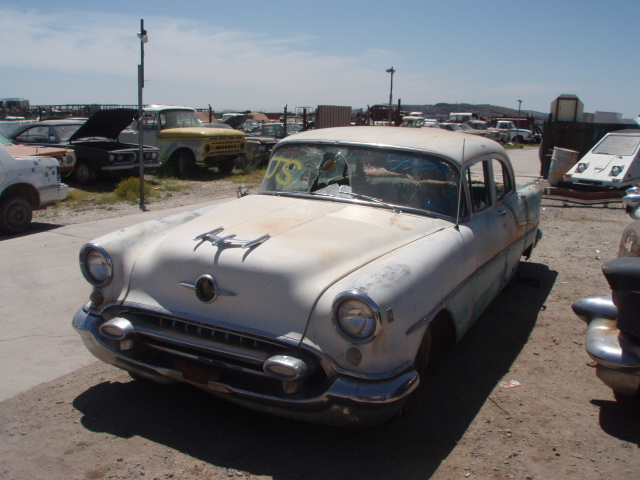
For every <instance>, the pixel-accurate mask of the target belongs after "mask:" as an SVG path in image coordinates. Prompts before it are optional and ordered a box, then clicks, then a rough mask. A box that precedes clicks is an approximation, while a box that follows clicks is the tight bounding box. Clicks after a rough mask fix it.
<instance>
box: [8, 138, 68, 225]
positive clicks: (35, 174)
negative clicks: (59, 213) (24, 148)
mask: <svg viewBox="0 0 640 480" xmlns="http://www.w3.org/2000/svg"><path fill="white" fill-rule="evenodd" d="M68 191H69V187H67V185H65V184H64V183H60V164H59V163H58V160H56V159H55V158H51V157H20V158H15V157H13V155H11V154H10V153H9V151H8V150H7V149H6V148H5V147H4V145H0V231H2V232H3V233H7V234H16V233H21V232H23V231H24V230H26V229H27V227H28V226H29V225H30V224H31V217H32V214H33V210H40V209H43V208H45V207H46V206H47V205H51V204H53V203H55V202H57V201H60V200H64V199H65V198H67V194H68Z"/></svg>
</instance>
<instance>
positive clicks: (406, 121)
mask: <svg viewBox="0 0 640 480" xmlns="http://www.w3.org/2000/svg"><path fill="white" fill-rule="evenodd" d="M424 124H425V119H424V117H419V116H415V115H407V116H405V117H402V123H401V124H400V126H401V127H409V128H422V127H424Z"/></svg>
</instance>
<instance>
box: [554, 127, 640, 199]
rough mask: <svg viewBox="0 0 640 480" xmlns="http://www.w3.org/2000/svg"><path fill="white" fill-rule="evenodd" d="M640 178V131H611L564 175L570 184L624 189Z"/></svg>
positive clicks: (634, 183) (565, 180)
mask: <svg viewBox="0 0 640 480" xmlns="http://www.w3.org/2000/svg"><path fill="white" fill-rule="evenodd" d="M639 181H640V130H636V129H629V130H619V131H617V132H610V133H607V134H606V135H605V136H604V137H603V138H602V140H600V141H599V142H598V143H597V144H596V145H595V146H594V147H593V148H592V149H591V150H589V151H588V152H587V153H586V154H585V155H584V156H583V157H582V158H581V159H580V160H578V163H576V164H575V165H574V166H573V167H572V168H571V169H570V170H569V171H568V172H567V173H566V174H565V175H564V177H563V178H562V182H563V183H564V184H566V185H568V186H578V187H586V188H591V189H620V188H628V187H631V186H634V185H636V184H637V183H638V182H639Z"/></svg>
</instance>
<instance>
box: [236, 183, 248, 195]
mask: <svg viewBox="0 0 640 480" xmlns="http://www.w3.org/2000/svg"><path fill="white" fill-rule="evenodd" d="M236 195H237V196H238V198H242V197H246V196H247V195H249V189H247V187H245V186H244V185H240V186H239V187H238V188H237V190H236Z"/></svg>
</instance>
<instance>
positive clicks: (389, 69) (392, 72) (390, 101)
mask: <svg viewBox="0 0 640 480" xmlns="http://www.w3.org/2000/svg"><path fill="white" fill-rule="evenodd" d="M386 72H387V73H390V74H391V88H390V89H389V125H391V109H392V108H393V107H392V105H393V74H394V73H396V71H395V70H394V69H393V67H391V68H388V69H387V70H386Z"/></svg>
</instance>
